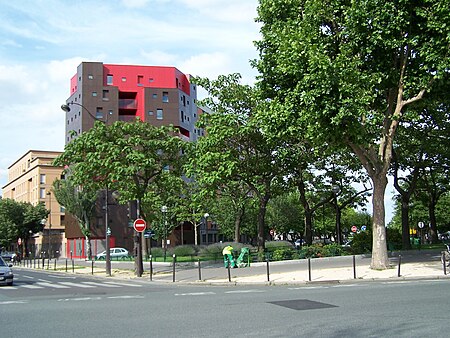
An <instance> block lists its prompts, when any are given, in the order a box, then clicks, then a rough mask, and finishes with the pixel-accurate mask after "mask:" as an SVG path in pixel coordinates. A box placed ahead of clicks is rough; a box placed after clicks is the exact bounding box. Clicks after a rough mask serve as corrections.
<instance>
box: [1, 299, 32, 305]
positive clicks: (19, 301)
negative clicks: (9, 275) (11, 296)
mask: <svg viewBox="0 0 450 338" xmlns="http://www.w3.org/2000/svg"><path fill="white" fill-rule="evenodd" d="M26 303H28V301H27V300H8V301H4V302H0V305H7V304H26Z"/></svg>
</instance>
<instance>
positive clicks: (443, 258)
mask: <svg viewBox="0 0 450 338" xmlns="http://www.w3.org/2000/svg"><path fill="white" fill-rule="evenodd" d="M441 260H442V268H443V269H444V275H447V262H446V261H445V251H442V259H441Z"/></svg>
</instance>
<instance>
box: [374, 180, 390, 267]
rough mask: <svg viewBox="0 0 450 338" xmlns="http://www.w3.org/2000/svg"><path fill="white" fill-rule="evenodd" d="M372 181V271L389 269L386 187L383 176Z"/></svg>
mask: <svg viewBox="0 0 450 338" xmlns="http://www.w3.org/2000/svg"><path fill="white" fill-rule="evenodd" d="M372 181H373V197H372V204H373V242H372V262H371V268H372V269H380V270H384V269H387V268H389V257H388V255H387V246H386V228H385V207H384V194H385V191H386V186H387V178H386V175H385V174H378V175H375V176H374V177H372Z"/></svg>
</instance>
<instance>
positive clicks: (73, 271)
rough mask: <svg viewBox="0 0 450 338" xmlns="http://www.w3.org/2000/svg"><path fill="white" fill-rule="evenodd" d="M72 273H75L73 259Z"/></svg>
mask: <svg viewBox="0 0 450 338" xmlns="http://www.w3.org/2000/svg"><path fill="white" fill-rule="evenodd" d="M72 273H75V265H74V261H73V259H72Z"/></svg>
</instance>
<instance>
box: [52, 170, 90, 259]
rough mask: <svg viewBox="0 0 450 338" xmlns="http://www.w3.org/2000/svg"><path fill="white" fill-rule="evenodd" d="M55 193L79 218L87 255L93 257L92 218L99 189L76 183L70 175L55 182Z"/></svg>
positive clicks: (64, 205)
mask: <svg viewBox="0 0 450 338" xmlns="http://www.w3.org/2000/svg"><path fill="white" fill-rule="evenodd" d="M53 193H54V195H55V198H56V200H57V201H58V203H59V204H60V205H62V206H63V207H64V208H65V210H66V212H68V213H70V214H71V215H72V216H74V217H75V219H76V220H77V222H78V226H79V227H80V230H81V233H82V234H83V236H84V237H85V238H86V250H87V256H88V258H89V259H91V257H92V252H91V219H92V217H93V216H94V214H95V202H96V200H97V195H98V194H97V191H96V190H91V191H90V190H87V189H83V188H82V187H81V186H76V185H74V184H73V183H72V181H71V180H70V175H69V176H67V177H66V179H64V180H55V181H54V182H53Z"/></svg>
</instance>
